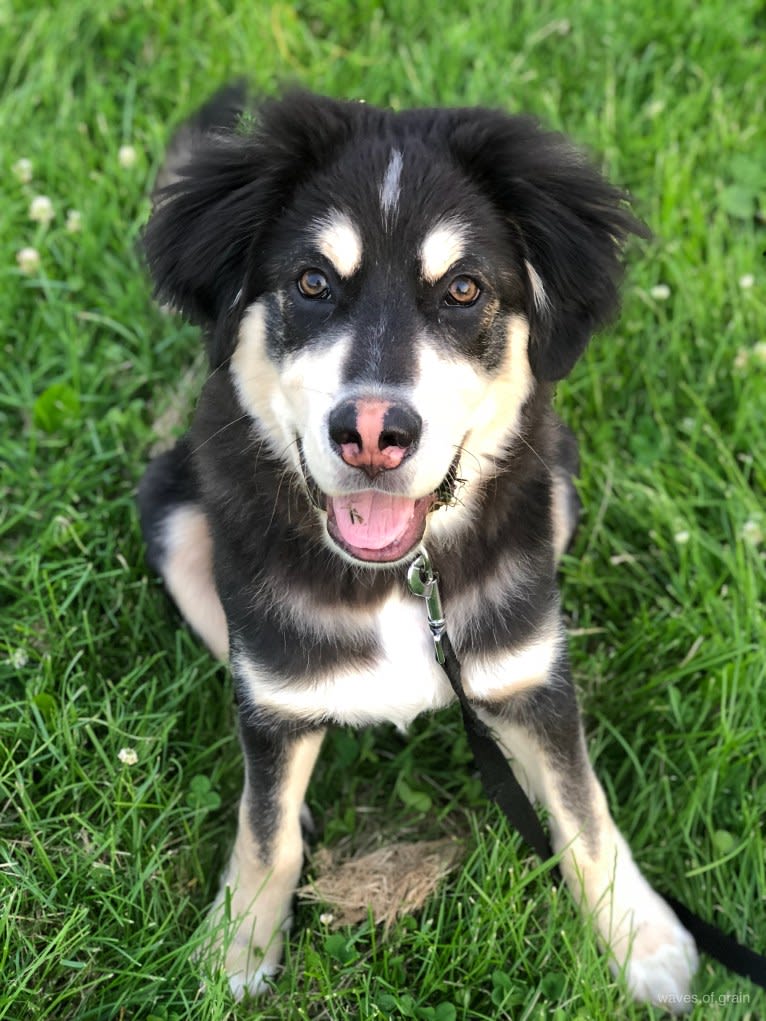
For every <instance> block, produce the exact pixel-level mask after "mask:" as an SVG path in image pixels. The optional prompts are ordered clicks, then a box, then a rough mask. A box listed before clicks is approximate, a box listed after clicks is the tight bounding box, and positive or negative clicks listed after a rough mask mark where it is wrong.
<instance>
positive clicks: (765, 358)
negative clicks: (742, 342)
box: [753, 340, 766, 365]
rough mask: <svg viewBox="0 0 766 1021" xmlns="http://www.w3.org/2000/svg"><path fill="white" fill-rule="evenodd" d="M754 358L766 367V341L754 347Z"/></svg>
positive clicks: (761, 341) (759, 342)
mask: <svg viewBox="0 0 766 1021" xmlns="http://www.w3.org/2000/svg"><path fill="white" fill-rule="evenodd" d="M753 358H755V360H756V361H757V362H760V363H761V364H762V365H766V340H759V341H758V343H757V344H754V345H753Z"/></svg>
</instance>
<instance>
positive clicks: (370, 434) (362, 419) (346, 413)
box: [329, 398, 423, 478]
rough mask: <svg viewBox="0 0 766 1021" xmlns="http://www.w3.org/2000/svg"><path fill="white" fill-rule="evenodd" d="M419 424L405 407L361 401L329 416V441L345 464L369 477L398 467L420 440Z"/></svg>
mask: <svg viewBox="0 0 766 1021" xmlns="http://www.w3.org/2000/svg"><path fill="white" fill-rule="evenodd" d="M422 426H423V422H422V420H421V418H420V415H418V413H417V412H416V411H414V410H413V409H412V408H410V407H408V406H407V405H406V404H393V403H391V402H389V401H381V400H373V399H368V398H363V399H360V400H356V401H346V402H344V403H343V404H340V405H338V407H337V408H335V409H334V410H333V411H332V412H331V413H330V422H329V430H330V439H331V440H332V442H333V445H334V447H335V449H336V450H337V452H338V453H339V454H340V456H341V457H342V458H343V460H344V461H345V462H346V464H349V465H351V467H352V468H361V469H362V471H364V472H366V473H367V475H369V476H370V478H374V477H375V476H376V475H378V474H379V473H380V472H382V471H387V470H390V469H392V468H398V467H399V465H400V464H401V463H402V461H403V460H404V459H405V457H406V456H407V454H409V453H411V452H412V450H413V449H414V447H415V445H416V444H417V442H418V440H419V439H420V433H421V429H422Z"/></svg>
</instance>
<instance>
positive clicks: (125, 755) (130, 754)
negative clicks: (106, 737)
mask: <svg viewBox="0 0 766 1021" xmlns="http://www.w3.org/2000/svg"><path fill="white" fill-rule="evenodd" d="M117 758H118V759H119V760H120V762H121V763H122V764H123V765H124V766H135V764H136V763H137V762H138V755H137V754H136V750H135V748H120V750H119V751H118V752H117Z"/></svg>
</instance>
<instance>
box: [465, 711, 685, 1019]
mask: <svg viewBox="0 0 766 1021" xmlns="http://www.w3.org/2000/svg"><path fill="white" fill-rule="evenodd" d="M480 715H481V716H482V717H483V719H484V720H485V721H486V722H487V723H488V724H489V726H490V727H491V728H492V730H493V733H494V734H495V737H496V738H497V740H498V741H499V742H500V744H501V747H502V748H503V749H504V751H505V753H506V754H507V755H508V756H509V757H510V758H512V760H513V763H512V764H513V768H514V772H515V773H516V774H517V776H518V779H519V782H520V783H521V784H522V786H523V787H524V788H525V789H526V790H527V792H528V793H529V794H530V795H531V796H533V797H536V798H538V799H539V800H540V801H541V802H542V804H543V805H544V806H545V807H546V808H547V810H548V812H549V819H550V830H551V843H552V845H553V849H554V851H555V852H561V853H562V857H561V871H562V873H563V875H564V878H565V880H566V882H567V885H568V886H569V887H570V889H571V891H572V893H573V895H574V896H575V897H576V899H577V900H578V902H579V903H581V905H582V907H583V909H584V910H585V912H586V913H587V914H588V916H589V917H591V918H592V919H593V921H594V923H595V925H596V928H597V930H598V933H599V936H600V939H601V941H602V943H603V945H604V946H605V947H607V948H608V950H609V952H610V955H611V960H610V967H611V968H612V970H613V971H614V972H615V973H617V972H619V971H621V970H623V969H624V970H625V975H626V978H627V981H628V985H629V987H630V989H631V991H632V993H633V995H634V996H636V997H637V998H638V999H643V1000H648V1001H650V1002H654V1003H657V1002H658V996H661V995H666V994H670V995H682V994H683V993H685V992H686V991H687V990H688V988H689V982H690V980H691V976H692V975H693V973H694V970H695V968H696V966H697V954H696V949H695V947H694V942H693V940H692V938H691V937H690V936H689V934H688V933H687V932H686V930H685V929H684V928H683V926H682V925H681V924H680V922H679V921H678V919H677V918H676V916H675V915H674V914H673V912H672V911H671V910H670V908H669V907H668V905H667V904H666V903H665V901H664V900H663V899H662V898H661V897H660V896H659V895H658V894H657V893H655V891H654V890H653V889H652V888H651V886H650V885H649V883H648V882H647V881H646V879H644V877H643V876H642V875H641V872H640V871H639V869H638V866H637V865H636V863H635V862H634V860H633V856H632V855H631V853H630V849H629V848H628V845H627V844H626V842H625V840H624V838H623V836H622V834H621V833H620V832H619V830H618V829H617V827H616V826H615V824H614V821H613V820H612V817H611V815H610V813H609V808H608V806H607V802H606V797H605V795H604V792H603V790H602V788H601V785H600V784H599V782H598V780H597V779H596V775H595V773H593V771H592V770H589V771H588V775H587V785H588V789H587V790H585V791H583V792H582V798H583V802H585V803H587V804H588V809H589V831H588V833H584V832H583V830H582V824H581V822H580V821H578V819H577V818H576V817H575V815H574V814H573V813H572V811H571V809H570V807H569V806H568V805H567V804H566V802H565V801H564V800H563V798H562V793H561V788H562V785H561V775H560V774H559V773H557V772H556V770H555V769H554V768H553V767H552V765H551V760H550V759H549V758H548V756H547V755H546V754H545V752H544V750H543V749H542V748H541V747H540V746H539V744H538V743H537V742H536V741H535V739H534V738H533V737H532V735H531V734H529V733H528V732H527V731H526V730H523V729H522V728H520V727H518V726H515V725H513V724H509V723H505V722H502V721H499V720H498V718H497V717H496V716H491V715H489V714H488V713H486V712H484V711H480ZM580 741H581V743H582V751H583V755H585V742H584V739H583V737H582V734H581V735H580ZM594 849H595V850H594Z"/></svg>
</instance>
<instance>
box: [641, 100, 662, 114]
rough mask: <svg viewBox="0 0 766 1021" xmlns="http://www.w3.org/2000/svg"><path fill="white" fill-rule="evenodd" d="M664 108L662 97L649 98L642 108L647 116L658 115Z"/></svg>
mask: <svg viewBox="0 0 766 1021" xmlns="http://www.w3.org/2000/svg"><path fill="white" fill-rule="evenodd" d="M664 109H665V100H664V99H651V100H650V101H649V102H648V103H647V104H646V106H645V107H644V110H646V115H647V117H659V115H660V114H661V113H662V111H663V110H664Z"/></svg>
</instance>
